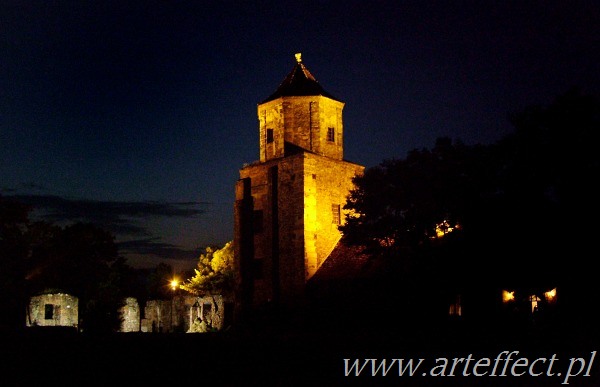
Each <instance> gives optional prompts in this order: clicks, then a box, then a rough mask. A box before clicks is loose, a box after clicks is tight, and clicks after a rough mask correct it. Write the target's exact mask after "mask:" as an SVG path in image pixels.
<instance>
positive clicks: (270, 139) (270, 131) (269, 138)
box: [267, 129, 273, 144]
mask: <svg viewBox="0 0 600 387" xmlns="http://www.w3.org/2000/svg"><path fill="white" fill-rule="evenodd" d="M271 142H273V129H267V144H269V143H271Z"/></svg>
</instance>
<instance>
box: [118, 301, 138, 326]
mask: <svg viewBox="0 0 600 387" xmlns="http://www.w3.org/2000/svg"><path fill="white" fill-rule="evenodd" d="M120 313H121V319H122V321H121V329H120V331H121V332H139V331H140V305H139V304H138V301H137V299H135V298H133V297H127V298H126V299H125V305H123V306H122V307H121V310H120Z"/></svg>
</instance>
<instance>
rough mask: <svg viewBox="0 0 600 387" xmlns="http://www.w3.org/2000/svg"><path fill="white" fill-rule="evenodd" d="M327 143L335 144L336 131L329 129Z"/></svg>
mask: <svg viewBox="0 0 600 387" xmlns="http://www.w3.org/2000/svg"><path fill="white" fill-rule="evenodd" d="M327 141H330V142H335V129H333V128H327Z"/></svg>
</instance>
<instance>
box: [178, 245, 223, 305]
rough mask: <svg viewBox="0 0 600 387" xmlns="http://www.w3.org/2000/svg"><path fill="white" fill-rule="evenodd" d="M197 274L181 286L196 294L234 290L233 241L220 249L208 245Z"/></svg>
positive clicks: (221, 292) (201, 256) (196, 270)
mask: <svg viewBox="0 0 600 387" xmlns="http://www.w3.org/2000/svg"><path fill="white" fill-rule="evenodd" d="M194 272H195V275H194V276H193V277H192V278H189V279H187V280H186V281H185V282H184V283H183V284H181V285H180V288H181V289H183V290H185V291H187V292H189V293H191V294H194V295H199V296H202V295H208V294H228V293H230V292H231V291H232V290H233V281H234V272H233V242H231V241H230V242H227V243H225V245H224V246H223V247H222V248H220V249H215V248H212V247H207V248H206V250H205V253H203V254H201V255H200V258H199V260H198V265H197V268H196V269H194Z"/></svg>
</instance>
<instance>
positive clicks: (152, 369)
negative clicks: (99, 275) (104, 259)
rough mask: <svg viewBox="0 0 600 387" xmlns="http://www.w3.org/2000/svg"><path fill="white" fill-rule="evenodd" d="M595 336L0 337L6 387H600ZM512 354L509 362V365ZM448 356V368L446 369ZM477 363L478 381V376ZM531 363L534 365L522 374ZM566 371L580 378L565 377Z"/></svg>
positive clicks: (463, 331)
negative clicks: (403, 369)
mask: <svg viewBox="0 0 600 387" xmlns="http://www.w3.org/2000/svg"><path fill="white" fill-rule="evenodd" d="M361 327H362V328H361ZM590 329H591V331H590ZM596 329H597V328H596ZM598 337H599V335H598V334H597V331H594V327H593V325H590V326H588V327H586V328H581V329H577V328H576V327H575V328H570V329H568V330H558V331H554V330H553V329H546V330H544V331H540V330H535V329H519V330H515V331H512V332H511V331H502V330H501V329H500V327H497V328H494V329H490V328H483V327H473V326H471V327H467V326H460V325H457V326H452V327H448V326H444V327H425V326H420V327H417V326H415V327H412V328H402V329H400V328H399V329H398V330H397V331H393V330H387V329H386V330H383V329H382V330H379V329H377V327H376V326H371V325H369V324H368V321H365V322H358V323H355V324H348V325H347V326H340V327H339V329H337V330H332V329H322V330H319V329H317V328H314V327H313V328H307V329H306V330H298V329H290V330H286V329H285V327H279V328H271V327H269V328H268V329H262V330H260V329H258V330H256V331H254V332H249V331H244V332H242V331H239V332H234V331H231V332H220V333H208V334H186V333H180V334H151V333H121V334H114V335H110V336H104V337H90V336H86V335H84V334H81V333H76V332H72V331H62V330H52V331H51V330H49V329H43V330H36V331H32V330H30V331H25V332H22V333H19V334H11V335H8V334H5V335H4V336H3V338H2V347H1V350H0V351H1V354H2V360H1V362H2V363H1V364H2V366H1V371H2V374H1V376H2V382H0V385H2V386H34V385H45V386H50V385H52V386H126V385H128V386H143V385H152V386H160V385H163V386H186V385H189V386H207V385H210V386H359V385H360V386H378V385H394V386H557V387H558V386H565V385H568V386H600V354H599V355H598V356H595V357H594V351H598V350H599V349H600V345H598V344H599V340H598ZM503 351H507V352H503ZM517 351H518V352H517ZM509 352H512V355H511V360H510V361H506V360H505V359H506V357H507V354H508V353H509ZM498 357H499V358H500V360H496V358H498ZM411 358H412V359H413V364H414V365H415V366H416V365H417V363H418V362H419V359H423V360H422V362H421V365H420V366H419V368H417V370H416V371H415V372H414V374H413V375H412V376H409V375H408V374H407V373H405V374H404V375H402V376H400V375H399V367H398V362H399V360H394V359H403V365H404V366H405V365H406V362H407V361H409V360H410V359H411ZM442 358H445V359H448V362H449V363H448V366H447V367H446V368H445V369H443V367H442V366H441V365H442V364H443V360H440V359H442ZM486 358H488V359H489V362H490V365H489V366H487V367H486V366H485V362H486V360H485V359H486ZM519 358H521V360H519V362H517V359H519ZM552 358H554V359H555V360H554V362H553V363H552V367H549V365H550V360H551V359H552ZM345 359H348V360H345ZM365 359H376V360H365ZM384 359H385V360H386V363H385V364H386V367H389V371H388V372H387V374H386V375H385V376H383V375H382V373H383V371H382V369H381V368H380V369H379V370H378V369H377V365H381V364H382V360H384ZM454 359H464V360H454ZM468 359H470V360H468ZM481 359H483V360H481ZM536 359H540V360H538V361H537V362H536V363H535V364H534V366H533V367H531V363H533V362H534V361H535V360H536ZM467 360H468V365H467V367H466V368H465V363H467ZM478 361H480V366H479V368H478V369H477V370H476V371H477V373H478V374H480V376H475V375H474V373H475V372H474V369H473V366H474V365H475V364H476V363H477V362H478ZM494 361H496V362H497V363H498V366H497V371H496V374H498V375H499V374H501V371H502V368H503V367H504V366H505V365H506V371H505V373H506V376H491V375H490V374H492V368H493V365H494ZM525 361H527V362H528V363H529V364H528V365H525V366H524V365H523V363H524V362H525ZM453 362H454V363H456V365H455V369H454V371H452V372H451V367H452V364H453ZM365 364H366V365H365ZM374 364H375V365H376V366H375V371H374V368H373V365H374ZM390 364H391V367H390ZM515 364H517V365H516V366H514V367H513V365H515ZM353 366H354V367H353ZM363 366H364V367H363ZM436 366H438V367H437V368H436ZM569 367H571V370H570V374H572V375H574V376H570V377H568V378H566V376H567V374H568V373H569ZM359 368H360V372H359V376H356V373H357V372H358V371H359ZM549 368H550V369H549ZM442 371H443V372H442ZM511 372H512V374H511ZM521 373H523V375H520V374H521ZM530 373H533V374H535V375H536V376H533V375H530ZM442 374H443V375H445V376H441V375H442ZM558 374H560V376H559V375H558ZM586 374H587V375H589V376H584V375H586ZM434 375H438V376H434Z"/></svg>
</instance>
